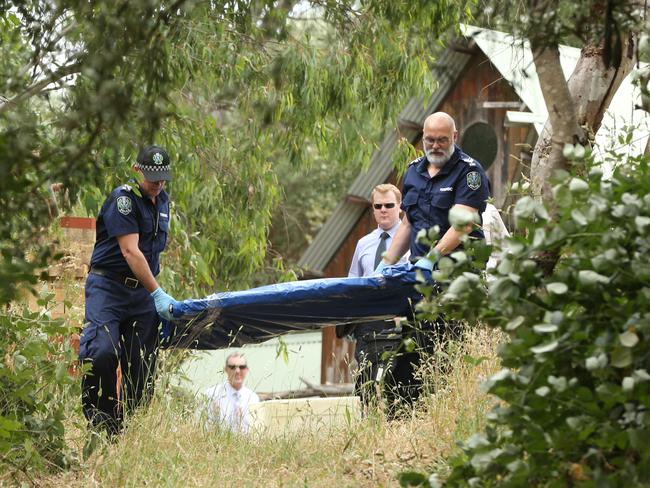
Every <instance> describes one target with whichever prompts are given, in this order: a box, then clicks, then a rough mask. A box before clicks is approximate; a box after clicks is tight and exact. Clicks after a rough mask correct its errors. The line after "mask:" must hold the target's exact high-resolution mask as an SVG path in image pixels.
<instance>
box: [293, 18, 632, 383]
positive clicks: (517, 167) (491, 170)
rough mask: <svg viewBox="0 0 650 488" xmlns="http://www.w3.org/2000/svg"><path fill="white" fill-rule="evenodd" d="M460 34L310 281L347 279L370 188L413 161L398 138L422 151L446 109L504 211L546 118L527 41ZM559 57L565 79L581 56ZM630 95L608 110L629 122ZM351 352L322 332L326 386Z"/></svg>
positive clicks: (356, 190) (318, 248)
mask: <svg viewBox="0 0 650 488" xmlns="http://www.w3.org/2000/svg"><path fill="white" fill-rule="evenodd" d="M463 32H464V36H462V37H460V38H459V39H457V40H455V41H454V42H452V43H451V44H450V45H449V47H448V49H447V50H446V51H444V52H443V53H442V55H441V56H440V57H439V59H438V63H437V65H436V66H435V68H434V76H435V79H436V80H437V81H438V87H437V90H436V91H435V92H434V93H433V94H432V96H431V97H430V99H429V100H428V101H427V102H426V104H425V103H424V99H423V97H414V98H412V99H411V100H410V101H409V102H408V103H407V105H406V107H404V109H403V110H402V111H401V113H400V114H399V116H398V120H397V124H396V125H397V126H396V127H395V128H394V129H392V130H389V131H388V132H387V133H386V135H385V137H384V140H383V141H382V143H381V146H380V147H379V149H378V150H377V151H376V152H375V153H374V154H373V156H372V159H371V162H370V164H369V167H368V170H367V171H365V172H363V173H361V174H359V175H358V177H357V178H356V179H355V180H354V182H353V183H352V185H351V186H350V188H349V190H348V193H347V195H346V197H345V198H344V200H343V201H342V202H340V203H339V205H338V207H337V208H336V209H335V210H334V212H333V214H332V215H331V217H330V218H329V219H328V221H327V222H326V223H325V224H324V225H323V227H322V228H321V230H320V231H319V233H318V234H317V235H316V237H315V238H314V241H313V242H312V243H311V245H310V246H309V247H308V248H307V250H306V251H305V253H304V254H303V255H302V257H301V259H300V261H299V265H300V266H301V267H302V268H303V269H305V270H307V272H309V273H310V274H311V275H312V276H323V277H341V276H347V273H348V268H349V265H350V262H351V260H352V255H353V253H354V249H355V246H356V243H357V241H358V240H359V239H360V238H361V237H363V236H364V235H365V234H367V233H368V232H370V231H371V230H372V229H374V228H375V227H376V224H375V222H374V219H373V215H372V210H371V208H370V194H371V191H372V189H373V188H374V187H375V186H376V185H378V184H380V183H385V182H391V183H395V184H397V186H398V187H399V186H400V183H401V182H400V181H397V176H396V175H397V171H396V170H395V168H397V167H400V166H402V167H405V165H407V164H408V163H409V161H395V160H394V152H395V149H396V146H397V144H398V141H399V138H406V139H408V141H409V142H410V143H411V144H413V145H415V146H416V147H418V148H419V149H421V137H422V124H423V122H424V119H425V118H426V116H427V115H429V114H431V113H434V112H437V111H444V112H447V113H449V114H450V115H451V116H452V117H454V119H455V121H456V125H457V129H458V133H459V134H458V135H459V137H458V145H459V146H460V147H461V148H462V149H463V150H464V151H465V152H467V153H468V154H470V155H471V156H472V157H474V158H475V159H477V160H478V161H480V162H481V163H482V164H483V166H484V168H485V169H486V170H487V174H488V176H489V178H490V181H491V190H492V197H493V199H494V203H495V205H496V206H497V207H498V208H502V209H504V208H505V207H507V205H508V203H509V202H508V188H509V186H510V184H511V183H512V182H514V181H517V180H519V179H520V178H521V175H522V174H527V173H528V172H529V167H530V164H529V162H530V160H531V155H532V150H533V148H534V145H535V143H536V141H537V138H538V134H539V133H540V132H541V131H542V130H543V124H544V122H545V121H546V119H547V110H546V105H545V103H544V99H543V97H542V93H541V89H540V87H539V82H538V79H537V75H536V72H535V66H534V63H533V60H532V54H531V52H530V49H529V47H528V45H527V43H526V42H521V41H517V40H515V39H513V38H512V37H511V36H509V35H506V34H504V33H500V32H495V31H490V30H486V29H479V28H476V27H472V26H463ZM561 56H562V67H563V70H564V73H565V76H566V77H567V78H568V77H569V76H570V74H571V72H572V71H573V69H574V68H575V65H576V63H577V61H578V59H579V56H580V51H579V50H578V49H575V48H568V47H562V48H561ZM626 90H627V91H629V90H630V89H629V83H627V84H626V86H622V87H621V90H619V92H625V93H622V94H621V98H619V100H618V102H617V99H616V98H615V99H614V101H613V102H612V104H611V107H617V110H618V111H619V112H621V111H622V113H619V114H617V115H620V116H622V117H623V118H632V117H633V112H634V103H633V97H632V96H631V95H630V94H629V93H627V91H626ZM630 93H631V92H630ZM618 96H619V93H618V92H617V97H618ZM621 100H623V101H621ZM617 103H618V105H616V104H617ZM617 115H610V116H609V119H608V120H605V121H604V122H603V126H607V125H608V124H609V129H610V130H611V129H612V127H611V125H612V124H614V125H615V124H616V123H617V120H616V118H617ZM636 120H639V116H638V115H636ZM619 123H620V122H619ZM599 134H600V132H599ZM597 139H598V137H597ZM353 352H354V344H353V343H351V342H349V341H346V340H340V339H337V338H336V336H335V334H334V328H333V327H328V328H325V329H323V337H322V359H321V382H322V383H339V382H349V381H351V379H350V373H349V367H348V366H349V361H350V358H352V357H353Z"/></svg>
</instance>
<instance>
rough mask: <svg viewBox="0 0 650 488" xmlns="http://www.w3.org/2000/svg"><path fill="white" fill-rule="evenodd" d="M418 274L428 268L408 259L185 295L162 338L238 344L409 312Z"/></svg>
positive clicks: (213, 345) (199, 345) (198, 344)
mask: <svg viewBox="0 0 650 488" xmlns="http://www.w3.org/2000/svg"><path fill="white" fill-rule="evenodd" d="M420 273H421V274H420ZM418 275H419V277H420V281H418ZM422 279H423V280H424V281H428V282H430V281H431V273H430V272H429V271H427V270H417V271H416V268H414V267H413V266H412V265H411V264H408V263H407V264H401V265H396V266H388V267H386V268H385V269H383V270H382V273H381V274H378V275H375V276H369V277H364V278H322V279H316V280H304V281H292V282H288V283H279V284H276V285H268V286H262V287H259V288H253V289H250V290H245V291H235V292H223V293H214V294H212V295H210V296H208V297H206V298H202V299H190V300H184V301H182V302H179V303H178V304H177V305H175V306H174V319H173V321H172V322H171V324H167V328H166V331H167V332H168V333H167V334H166V335H170V337H168V338H167V339H165V343H166V346H167V347H181V348H191V349H221V348H225V347H232V346H236V347H239V346H242V345H244V344H252V343H259V342H263V341H266V340H268V339H271V338H273V337H276V336H278V335H282V334H286V333H287V332H291V331H295V330H314V329H320V328H322V327H325V326H331V325H339V324H352V323H361V322H367V321H368V320H382V319H389V318H392V317H397V316H404V315H410V314H411V311H412V309H413V306H414V304H415V303H416V302H417V301H419V300H420V299H421V298H422V297H421V295H420V293H419V292H418V291H417V290H416V289H415V287H414V285H415V284H417V283H418V282H421V280H422ZM170 326H171V327H170Z"/></svg>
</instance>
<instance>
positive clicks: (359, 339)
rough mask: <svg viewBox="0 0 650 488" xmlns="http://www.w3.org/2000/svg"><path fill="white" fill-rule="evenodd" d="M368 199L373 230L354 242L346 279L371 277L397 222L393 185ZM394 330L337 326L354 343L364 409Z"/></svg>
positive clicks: (382, 325) (381, 324)
mask: <svg viewBox="0 0 650 488" xmlns="http://www.w3.org/2000/svg"><path fill="white" fill-rule="evenodd" d="M370 200H371V202H372V209H373V217H374V219H375V222H377V228H376V229H375V230H373V231H372V232H371V233H369V234H367V235H365V236H364V237H362V238H361V239H359V242H357V247H356V249H355V250H354V256H353V257H352V263H351V265H350V270H349V272H348V276H352V277H360V276H370V275H372V274H373V273H374V270H375V268H376V267H377V265H378V264H379V262H380V261H381V259H382V256H383V254H384V252H385V251H386V249H388V247H389V246H390V244H391V241H392V238H393V236H394V235H395V233H396V232H397V229H398V227H399V226H400V223H401V222H400V218H399V212H400V203H401V202H402V193H401V192H400V191H399V189H398V188H397V187H396V186H395V185H391V184H382V185H377V186H376V187H375V188H374V189H373V190H372V194H371V196H370ZM406 260H407V256H403V257H402V258H401V259H400V261H399V262H406ZM394 328H395V322H393V321H388V322H386V321H374V322H367V323H364V324H359V325H357V326H352V327H350V326H337V336H339V337H343V336H345V335H347V334H350V335H351V336H352V338H354V339H355V340H356V345H355V350H354V358H355V359H356V361H357V365H358V370H357V373H356V375H355V393H356V394H357V395H359V396H360V397H361V401H362V402H363V404H364V405H366V406H367V405H370V404H371V402H372V401H374V400H375V391H376V388H375V385H376V383H378V382H381V381H382V379H383V378H384V375H383V372H384V366H383V363H382V359H381V356H382V353H383V352H384V350H385V348H392V347H393V346H394V341H390V340H388V339H387V337H388V336H390V331H391V330H392V329H394ZM350 329H351V331H350Z"/></svg>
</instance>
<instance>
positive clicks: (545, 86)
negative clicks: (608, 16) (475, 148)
mask: <svg viewBox="0 0 650 488" xmlns="http://www.w3.org/2000/svg"><path fill="white" fill-rule="evenodd" d="M634 44H635V38H634V36H633V35H631V34H630V35H628V36H627V38H626V43H625V45H624V47H623V53H622V57H621V63H620V65H619V66H618V67H616V66H612V67H610V68H609V69H608V68H606V67H605V64H604V63H603V46H602V45H599V46H595V45H587V46H585V47H584V48H583V49H582V51H581V53H580V59H579V61H578V64H577V65H576V68H575V70H574V71H573V74H572V75H571V78H570V80H569V81H568V82H566V81H565V79H564V76H563V75H562V71H561V68H560V58H559V51H558V49H557V47H556V46H555V47H544V46H535V45H533V46H532V48H533V54H534V57H535V66H536V68H537V74H538V76H539V82H540V85H541V87H542V93H543V94H544V101H545V102H546V106H547V108H548V114H549V118H548V121H547V123H546V126H545V127H544V130H543V132H542V134H541V136H540V138H539V139H538V141H537V144H536V146H535V151H534V153H533V159H532V162H531V184H532V185H531V186H532V189H533V194H534V195H535V196H536V197H539V198H541V199H542V200H544V201H545V202H550V201H552V194H551V185H550V177H551V176H552V174H553V172H554V171H555V170H557V169H569V167H568V161H567V159H566V158H565V157H564V154H563V149H564V146H565V144H574V145H575V144H576V143H580V144H582V145H583V146H586V145H588V144H589V143H590V141H591V140H593V135H594V134H595V133H596V132H597V131H598V128H599V127H600V124H601V122H602V120H603V115H604V113H605V110H606V109H607V107H608V106H609V104H610V102H611V101H612V98H613V97H614V94H615V93H616V90H618V88H619V86H620V85H621V82H622V81H623V79H624V78H625V77H626V76H627V75H628V73H629V72H630V70H631V69H632V67H633V65H634Z"/></svg>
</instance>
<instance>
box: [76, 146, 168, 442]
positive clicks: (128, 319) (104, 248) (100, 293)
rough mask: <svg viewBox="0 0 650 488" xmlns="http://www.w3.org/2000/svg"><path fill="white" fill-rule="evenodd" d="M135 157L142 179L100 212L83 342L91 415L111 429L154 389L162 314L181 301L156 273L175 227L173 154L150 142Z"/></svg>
mask: <svg viewBox="0 0 650 488" xmlns="http://www.w3.org/2000/svg"><path fill="white" fill-rule="evenodd" d="M136 161H137V162H136V163H135V164H134V166H133V169H134V170H135V171H136V172H137V173H138V174H139V175H140V177H139V178H138V179H139V182H137V183H136V184H134V185H133V186H131V185H123V186H120V187H119V188H116V189H115V190H113V192H112V193H111V194H110V196H109V197H108V198H107V199H106V201H105V202H104V204H103V205H102V208H101V210H100V212H99V216H98V217H97V225H96V227H97V231H96V233H97V235H96V241H95V247H94V249H93V254H92V258H91V263H90V272H89V275H88V279H87V280H86V317H85V325H84V329H83V332H82V334H81V341H80V346H79V359H80V360H81V361H82V363H83V364H87V365H88V367H89V369H88V370H87V371H86V372H85V373H84V375H83V379H82V403H83V411H84V415H85V416H86V418H87V419H88V421H89V423H90V425H91V426H92V427H94V428H95V429H98V430H105V431H106V432H108V434H109V435H110V436H113V435H115V434H117V433H119V432H120V430H121V427H122V417H123V410H124V408H123V406H125V407H126V408H127V409H128V410H131V409H133V408H135V407H137V406H138V405H140V404H142V403H144V402H146V401H147V400H148V399H149V398H150V396H151V393H152V392H153V379H154V378H153V373H154V370H155V366H156V356H157V345H158V327H159V324H160V318H159V316H160V317H163V318H165V319H170V318H171V307H173V304H174V300H173V299H172V298H171V297H170V296H169V295H168V294H167V293H165V292H164V291H163V290H162V288H160V286H159V285H158V283H157V282H156V278H155V276H156V275H158V272H159V271H160V261H159V258H160V253H161V252H162V251H163V250H164V249H165V245H166V244H167V233H168V229H169V198H168V195H167V193H166V192H165V190H164V187H165V182H166V181H169V180H171V172H170V161H169V155H168V154H167V152H166V151H165V150H164V149H162V148H160V147H158V146H148V147H145V148H143V149H142V150H141V151H140V152H139V153H138V157H137V160H136ZM118 364H119V365H120V366H121V372H122V383H121V389H120V394H119V401H118V387H117V367H118Z"/></svg>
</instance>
